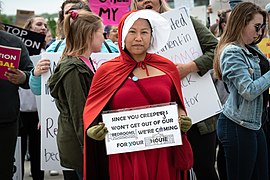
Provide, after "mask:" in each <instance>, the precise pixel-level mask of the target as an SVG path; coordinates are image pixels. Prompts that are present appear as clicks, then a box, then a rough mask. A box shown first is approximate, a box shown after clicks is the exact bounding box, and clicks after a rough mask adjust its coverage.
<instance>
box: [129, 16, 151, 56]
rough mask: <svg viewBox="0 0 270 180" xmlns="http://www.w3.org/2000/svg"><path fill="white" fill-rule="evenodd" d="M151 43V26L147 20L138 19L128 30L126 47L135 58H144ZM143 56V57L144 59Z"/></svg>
mask: <svg viewBox="0 0 270 180" xmlns="http://www.w3.org/2000/svg"><path fill="white" fill-rule="evenodd" d="M150 43H151V27H150V25H149V23H148V21H147V20H145V19H138V20H137V21H135V23H134V24H133V25H132V27H131V28H130V29H129V30H128V33H127V36H126V38H125V47H126V49H127V50H128V52H129V53H130V55H131V56H132V57H133V58H134V59H135V60H143V59H144V56H145V55H146V51H147V49H148V48H149V47H150ZM142 58H143V59H142Z"/></svg>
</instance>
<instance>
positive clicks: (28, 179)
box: [24, 161, 64, 180]
mask: <svg viewBox="0 0 270 180" xmlns="http://www.w3.org/2000/svg"><path fill="white" fill-rule="evenodd" d="M24 168H25V173H24V180H32V177H30V176H29V174H30V165H29V161H25V163H24ZM47 179H54V180H63V179H64V177H63V173H62V172H61V171H60V172H59V175H58V176H50V174H49V171H46V172H45V177H44V180H47Z"/></svg>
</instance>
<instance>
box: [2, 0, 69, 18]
mask: <svg viewBox="0 0 270 180" xmlns="http://www.w3.org/2000/svg"><path fill="white" fill-rule="evenodd" d="M1 1H2V5H1V6H2V11H1V14H6V15H16V12H17V9H20V10H31V11H35V14H42V13H49V14H52V13H58V11H59V10H60V7H61V5H62V3H63V1H64V0H1Z"/></svg>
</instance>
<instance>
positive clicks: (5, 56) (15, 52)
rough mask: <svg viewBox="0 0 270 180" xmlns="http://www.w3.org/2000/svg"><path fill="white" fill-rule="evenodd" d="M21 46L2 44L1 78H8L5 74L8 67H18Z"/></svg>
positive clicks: (0, 47) (0, 51) (0, 55)
mask: <svg viewBox="0 0 270 180" xmlns="http://www.w3.org/2000/svg"><path fill="white" fill-rule="evenodd" d="M20 56H21V48H15V47H9V46H2V45H0V79H5V80H7V77H6V76H5V75H4V74H5V72H6V71H8V68H18V67H19V62H20Z"/></svg>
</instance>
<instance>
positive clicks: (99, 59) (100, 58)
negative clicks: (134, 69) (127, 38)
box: [91, 53, 119, 69]
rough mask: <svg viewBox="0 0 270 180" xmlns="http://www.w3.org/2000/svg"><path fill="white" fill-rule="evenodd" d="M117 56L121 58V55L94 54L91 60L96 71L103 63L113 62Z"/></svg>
mask: <svg viewBox="0 0 270 180" xmlns="http://www.w3.org/2000/svg"><path fill="white" fill-rule="evenodd" d="M116 56H119V53H92V54H91V59H92V62H93V65H94V67H95V69H98V68H99V67H100V65H101V64H102V63H104V62H106V61H108V60H111V59H113V58H115V57H116Z"/></svg>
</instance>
